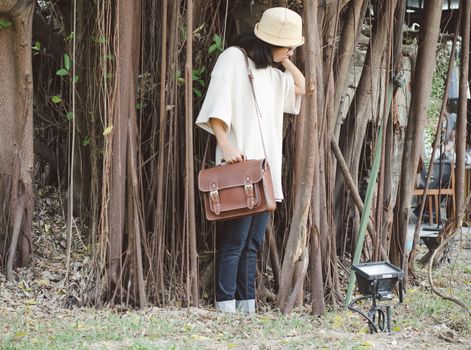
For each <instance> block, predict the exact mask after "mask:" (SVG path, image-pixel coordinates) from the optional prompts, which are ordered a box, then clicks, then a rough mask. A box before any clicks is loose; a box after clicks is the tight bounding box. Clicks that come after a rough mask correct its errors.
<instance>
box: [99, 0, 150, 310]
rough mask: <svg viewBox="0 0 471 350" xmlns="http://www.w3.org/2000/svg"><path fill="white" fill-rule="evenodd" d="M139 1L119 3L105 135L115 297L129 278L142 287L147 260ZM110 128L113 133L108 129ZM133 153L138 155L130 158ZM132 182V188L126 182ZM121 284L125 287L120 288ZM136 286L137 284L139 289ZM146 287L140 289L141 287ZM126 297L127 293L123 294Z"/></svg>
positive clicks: (110, 261)
mask: <svg viewBox="0 0 471 350" xmlns="http://www.w3.org/2000/svg"><path fill="white" fill-rule="evenodd" d="M140 18H141V8H140V1H136V2H130V1H125V0H120V1H118V4H117V26H116V34H115V45H116V50H117V52H116V77H115V87H114V92H113V97H112V106H111V120H112V125H107V126H106V127H107V128H110V127H112V131H111V133H110V134H109V135H106V136H105V137H107V138H108V140H109V142H110V143H111V146H112V156H111V173H110V179H109V181H110V188H109V198H110V200H109V211H108V227H109V231H108V232H107V235H108V237H107V239H108V281H109V287H110V291H113V292H114V293H113V294H116V293H117V292H118V291H119V292H122V291H124V290H126V289H127V285H128V284H127V283H124V282H125V281H124V278H125V277H129V276H133V278H136V280H137V282H138V283H137V284H139V285H140V283H139V280H140V281H141V283H143V282H142V276H141V277H139V275H141V274H142V271H141V272H139V271H140V270H141V268H142V267H140V266H139V265H141V264H142V259H137V258H136V256H135V254H137V255H139V251H140V241H139V239H140V237H141V234H142V232H139V231H140V228H139V227H140V224H139V220H140V218H139V211H140V210H139V207H138V205H139V204H138V202H139V200H138V196H139V193H138V191H137V183H136V181H137V179H136V175H135V174H133V172H134V171H136V170H137V169H136V167H134V168H133V165H135V164H137V161H136V159H137V150H136V149H137V147H135V148H134V147H132V145H135V140H134V139H133V138H135V137H137V136H136V133H135V132H133V130H135V125H136V108H135V106H136V99H135V96H136V91H137V85H138V84H137V74H138V67H139V53H140V50H139V38H140V28H141V24H140ZM108 130H109V129H108ZM128 152H131V153H134V154H128ZM127 178H128V179H132V180H131V181H132V182H134V186H133V185H132V183H129V184H128V185H127V181H126V179H127ZM125 232H126V233H129V235H130V236H129V240H128V245H129V247H132V251H129V250H128V255H129V259H130V262H129V263H130V264H131V266H132V268H131V270H130V271H125V270H124V261H125V259H124V258H125V248H126V247H125V246H124V244H125ZM121 284H122V285H125V286H126V288H121ZM134 286H135V285H134ZM140 287H141V286H140ZM142 287H143V286H142ZM138 294H139V299H140V304H141V306H143V304H144V303H145V300H144V295H143V293H142V291H141V290H140V288H139V292H138ZM119 295H120V296H122V295H123V294H119Z"/></svg>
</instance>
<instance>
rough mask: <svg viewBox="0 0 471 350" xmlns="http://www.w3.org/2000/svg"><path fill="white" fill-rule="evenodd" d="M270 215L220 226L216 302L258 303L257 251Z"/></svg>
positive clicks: (260, 215) (263, 214)
mask: <svg viewBox="0 0 471 350" xmlns="http://www.w3.org/2000/svg"><path fill="white" fill-rule="evenodd" d="M269 218H270V213H268V212H264V213H259V214H256V215H253V216H247V217H243V218H239V219H235V220H229V221H223V222H221V223H220V224H219V227H218V233H217V238H216V248H217V253H216V301H225V300H233V299H237V300H250V299H255V279H256V275H257V250H258V248H259V247H260V246H261V244H262V242H263V237H264V235H265V229H266V227H267V224H268V220H269Z"/></svg>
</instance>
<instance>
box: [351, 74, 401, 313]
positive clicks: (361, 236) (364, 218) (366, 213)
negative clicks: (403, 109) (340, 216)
mask: <svg viewBox="0 0 471 350" xmlns="http://www.w3.org/2000/svg"><path fill="white" fill-rule="evenodd" d="M392 94H393V83H392V82H391V83H390V85H389V89H388V103H387V105H386V111H385V114H384V117H383V123H381V125H380V127H379V130H378V136H379V137H378V140H379V141H378V144H377V145H376V149H375V155H374V159H373V166H372V167H371V177H370V180H369V182H368V188H367V191H366V198H365V205H364V207H363V211H362V213H361V218H360V229H359V232H358V241H357V243H356V246H355V253H354V255H353V260H352V265H353V264H358V262H359V261H360V255H361V251H362V249H363V242H364V241H365V232H366V227H367V224H368V220H369V217H370V211H371V204H372V202H373V193H374V190H375V186H376V179H377V178H378V171H379V166H380V163H381V149H382V146H383V124H384V123H386V121H387V118H388V116H389V111H390V109H391V101H392ZM355 281H356V276H355V273H354V272H353V270H352V269H350V279H349V281H348V289H347V295H346V296H345V307H348V304H350V300H351V298H352V293H353V287H354V286H355Z"/></svg>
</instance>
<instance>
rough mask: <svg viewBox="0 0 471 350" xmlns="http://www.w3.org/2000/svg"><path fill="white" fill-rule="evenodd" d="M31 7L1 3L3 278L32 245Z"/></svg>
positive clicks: (0, 257) (0, 225) (20, 262)
mask: <svg viewBox="0 0 471 350" xmlns="http://www.w3.org/2000/svg"><path fill="white" fill-rule="evenodd" d="M33 6H34V3H33V2H32V1H29V0H23V1H16V0H15V1H13V0H12V1H3V2H2V3H1V4H0V15H2V17H3V18H7V19H8V20H9V21H10V22H11V26H9V27H7V28H2V29H0V47H1V48H2V49H1V50H0V81H2V82H3V83H2V84H0V106H2V117H1V121H0V126H1V127H0V198H1V199H2V200H1V201H2V202H1V203H2V205H3V208H2V209H3V213H5V215H2V216H1V218H0V242H1V245H0V262H3V261H5V255H6V254H8V259H7V266H6V269H7V277H8V279H12V272H13V269H14V267H16V266H17V265H25V264H27V263H29V261H30V253H31V249H32V247H31V225H32V216H33V186H32V181H33V179H32V177H33V164H34V154H33V81H32V76H33V74H32V64H31V28H32V18H33ZM6 82H8V83H6ZM4 247H9V249H8V253H7V252H5V251H3V249H4Z"/></svg>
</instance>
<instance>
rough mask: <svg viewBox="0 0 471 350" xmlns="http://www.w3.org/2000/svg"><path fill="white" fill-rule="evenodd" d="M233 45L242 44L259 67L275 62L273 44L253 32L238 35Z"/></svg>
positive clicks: (265, 66)
mask: <svg viewBox="0 0 471 350" xmlns="http://www.w3.org/2000/svg"><path fill="white" fill-rule="evenodd" d="M231 46H240V47H241V48H243V49H244V50H245V51H247V55H248V56H249V57H250V58H251V59H252V61H254V63H255V67H256V68H258V69H262V68H267V67H268V66H272V65H273V64H274V62H273V52H272V50H273V48H275V47H276V46H273V45H271V44H268V43H266V42H264V41H262V40H260V39H259V38H257V37H256V36H255V34H254V33H253V32H251V33H244V34H240V35H238V36H237V37H236V38H235V39H234V41H233V42H232V45H231Z"/></svg>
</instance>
